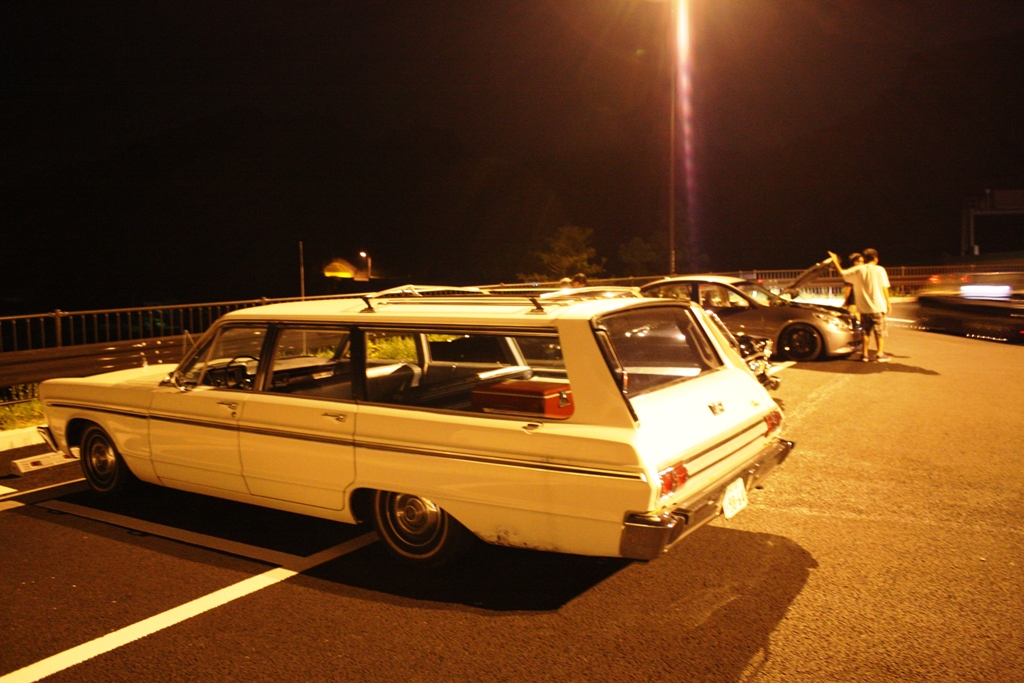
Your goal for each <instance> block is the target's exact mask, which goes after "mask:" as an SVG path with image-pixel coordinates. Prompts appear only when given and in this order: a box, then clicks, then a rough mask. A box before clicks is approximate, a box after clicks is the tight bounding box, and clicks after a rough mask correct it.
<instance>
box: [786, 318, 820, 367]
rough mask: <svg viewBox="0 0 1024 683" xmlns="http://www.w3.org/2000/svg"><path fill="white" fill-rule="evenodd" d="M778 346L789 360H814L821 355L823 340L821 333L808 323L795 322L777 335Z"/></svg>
mask: <svg viewBox="0 0 1024 683" xmlns="http://www.w3.org/2000/svg"><path fill="white" fill-rule="evenodd" d="M779 348H780V349H782V353H783V354H785V356H786V358H789V359H790V360H795V361H805V360H814V359H815V358H818V357H819V356H821V355H822V353H823V351H824V349H825V342H824V341H823V340H822V338H821V333H820V332H818V331H817V330H816V329H814V328H813V327H811V326H810V325H804V324H796V325H790V326H789V327H787V328H786V329H785V330H783V332H782V334H781V335H780V336H779Z"/></svg>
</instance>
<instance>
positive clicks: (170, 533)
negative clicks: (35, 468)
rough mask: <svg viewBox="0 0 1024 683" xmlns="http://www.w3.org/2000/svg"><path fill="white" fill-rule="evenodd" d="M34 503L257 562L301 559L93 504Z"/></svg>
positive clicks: (280, 563)
mask: <svg viewBox="0 0 1024 683" xmlns="http://www.w3.org/2000/svg"><path fill="white" fill-rule="evenodd" d="M36 506H37V507H41V508H46V509H47V510H57V511H58V512H66V513H67V514H70V515H74V516H76V517H84V518H86V519H92V520H95V521H97V522H103V523H105V524H113V525H114V526H119V527H124V528H125V529H132V530H133V531H141V532H143V533H146V534H150V535H152V536H161V537H163V538H169V539H171V540H174V541H181V542H182V543H188V544H190V545H198V546H202V547H204V548H210V549H211V550H219V551H221V552H225V553H230V554H232V555H239V556H241V557H247V558H249V559H252V560H259V561H260V562H266V563H267V564H279V565H282V566H287V565H290V564H291V563H293V562H295V561H296V560H301V559H302V557H300V556H299V555H291V554H289V553H282V552H278V551H276V550H269V549H267V548H260V547H258V546H254V545H248V544H246V543H239V542H237V541H229V540H227V539H223V538H217V537H216V536H207V535H206V534H200V533H197V532H193V531H185V530H184V529H178V528H176V527H171V526H166V525H164V524H157V523H156V522H146V521H143V520H141V519H135V518H134V517H126V516H124V515H119V514H116V513H113V512H105V511H103V510H94V509H93V508H88V507H84V506H82V505H75V504H73V503H65V502H64V501H62V500H50V501H46V502H43V503H36Z"/></svg>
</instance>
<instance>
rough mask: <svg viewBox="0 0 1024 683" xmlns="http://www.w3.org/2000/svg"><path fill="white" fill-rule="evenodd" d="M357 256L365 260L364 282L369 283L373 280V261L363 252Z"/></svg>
mask: <svg viewBox="0 0 1024 683" xmlns="http://www.w3.org/2000/svg"><path fill="white" fill-rule="evenodd" d="M359 255H360V256H362V257H363V258H364V259H366V281H367V282H369V281H370V280H371V279H373V260H372V259H371V258H370V255H369V254H367V253H366V252H365V251H361V252H359Z"/></svg>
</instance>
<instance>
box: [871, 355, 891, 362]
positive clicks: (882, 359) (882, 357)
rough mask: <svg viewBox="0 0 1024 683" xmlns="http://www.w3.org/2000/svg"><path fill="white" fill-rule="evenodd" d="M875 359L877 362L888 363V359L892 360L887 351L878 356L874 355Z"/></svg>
mask: <svg viewBox="0 0 1024 683" xmlns="http://www.w3.org/2000/svg"><path fill="white" fill-rule="evenodd" d="M875 360H877V361H878V362H879V363H888V362H889V361H891V360H892V358H890V357H889V354H887V353H880V354H878V356H876V357H875Z"/></svg>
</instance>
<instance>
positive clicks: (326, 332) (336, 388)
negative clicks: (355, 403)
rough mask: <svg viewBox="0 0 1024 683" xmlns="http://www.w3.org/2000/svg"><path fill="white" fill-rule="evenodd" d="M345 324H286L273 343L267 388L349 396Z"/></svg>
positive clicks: (348, 355)
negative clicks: (337, 326) (343, 326)
mask: <svg viewBox="0 0 1024 683" xmlns="http://www.w3.org/2000/svg"><path fill="white" fill-rule="evenodd" d="M350 338H351V333H350V331H349V330H348V328H336V329H325V328H286V329H283V330H281V332H280V333H279V334H278V338H277V342H276V343H275V345H274V356H273V364H272V365H271V367H270V371H269V377H268V380H267V383H266V385H265V386H266V389H267V391H271V392H275V393H286V394H296V395H300V396H312V397H316V398H327V399H351V398H352V363H351V358H350V352H351V345H350Z"/></svg>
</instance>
